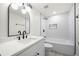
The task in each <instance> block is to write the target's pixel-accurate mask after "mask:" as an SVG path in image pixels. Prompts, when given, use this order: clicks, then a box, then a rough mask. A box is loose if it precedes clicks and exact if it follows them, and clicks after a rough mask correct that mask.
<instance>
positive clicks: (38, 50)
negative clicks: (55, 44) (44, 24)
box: [18, 40, 45, 56]
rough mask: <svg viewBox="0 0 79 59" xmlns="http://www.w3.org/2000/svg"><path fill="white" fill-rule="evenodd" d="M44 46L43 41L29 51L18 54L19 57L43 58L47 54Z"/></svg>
mask: <svg viewBox="0 0 79 59" xmlns="http://www.w3.org/2000/svg"><path fill="white" fill-rule="evenodd" d="M43 44H44V40H41V41H40V42H37V43H36V44H34V45H32V46H31V47H29V48H28V49H26V50H24V52H22V53H20V54H18V56H38V55H37V54H40V55H41V56H42V55H44V53H45V51H44V45H43Z"/></svg>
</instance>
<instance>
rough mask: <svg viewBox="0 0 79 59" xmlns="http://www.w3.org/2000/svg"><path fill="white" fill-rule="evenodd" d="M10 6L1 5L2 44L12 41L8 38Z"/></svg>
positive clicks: (0, 39) (0, 36) (0, 26)
mask: <svg viewBox="0 0 79 59" xmlns="http://www.w3.org/2000/svg"><path fill="white" fill-rule="evenodd" d="M8 5H9V4H0V43H1V42H6V41H10V40H11V39H9V38H8Z"/></svg>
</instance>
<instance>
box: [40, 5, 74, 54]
mask: <svg viewBox="0 0 79 59" xmlns="http://www.w3.org/2000/svg"><path fill="white" fill-rule="evenodd" d="M44 20H45V19H44V18H42V19H41V22H42V25H43V26H41V27H42V29H45V34H46V40H47V41H46V42H47V43H51V44H52V45H54V47H53V48H51V49H52V50H54V51H56V52H59V53H61V54H62V55H63V54H64V55H74V46H75V43H74V40H75V39H74V33H75V32H74V24H75V23H74V22H75V21H74V4H73V5H72V8H70V10H69V11H67V12H65V13H60V14H57V15H51V16H49V17H48V19H47V20H45V21H44ZM50 24H51V26H53V24H57V26H53V27H51V28H50V27H49V25H50ZM43 34H44V33H43Z"/></svg>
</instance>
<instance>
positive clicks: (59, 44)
mask: <svg viewBox="0 0 79 59" xmlns="http://www.w3.org/2000/svg"><path fill="white" fill-rule="evenodd" d="M46 43H50V44H52V45H53V48H51V49H52V50H53V51H56V52H58V53H61V54H63V55H74V42H72V41H69V40H65V39H52V38H47V39H46Z"/></svg>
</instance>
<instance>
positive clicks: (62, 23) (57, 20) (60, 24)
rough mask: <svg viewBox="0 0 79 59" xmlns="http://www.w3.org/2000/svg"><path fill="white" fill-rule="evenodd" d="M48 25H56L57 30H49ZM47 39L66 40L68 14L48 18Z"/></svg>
mask: <svg viewBox="0 0 79 59" xmlns="http://www.w3.org/2000/svg"><path fill="white" fill-rule="evenodd" d="M49 24H57V29H49ZM46 25H47V30H46V31H47V34H46V36H47V37H51V38H55V39H68V38H69V37H68V35H69V31H68V26H69V25H68V13H63V14H58V15H54V16H51V17H49V19H48V20H47V24H46Z"/></svg>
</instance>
